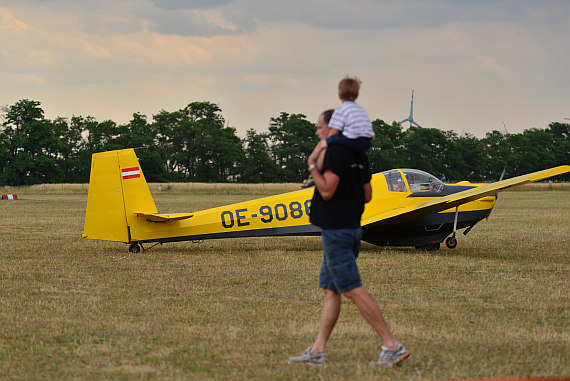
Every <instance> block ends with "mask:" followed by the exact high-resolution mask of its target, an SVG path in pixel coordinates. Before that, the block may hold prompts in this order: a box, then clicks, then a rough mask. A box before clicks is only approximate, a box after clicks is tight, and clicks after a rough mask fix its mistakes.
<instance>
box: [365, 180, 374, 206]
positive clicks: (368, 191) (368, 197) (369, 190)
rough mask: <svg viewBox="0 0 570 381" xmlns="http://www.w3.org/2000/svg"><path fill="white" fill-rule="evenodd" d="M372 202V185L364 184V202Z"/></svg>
mask: <svg viewBox="0 0 570 381" xmlns="http://www.w3.org/2000/svg"><path fill="white" fill-rule="evenodd" d="M370 200H372V185H370V183H366V184H364V202H365V203H367V202H370Z"/></svg>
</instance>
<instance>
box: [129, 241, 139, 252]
mask: <svg viewBox="0 0 570 381" xmlns="http://www.w3.org/2000/svg"><path fill="white" fill-rule="evenodd" d="M129 252H130V253H133V254H138V253H140V252H141V246H140V245H139V244H138V243H132V244H131V245H130V246H129Z"/></svg>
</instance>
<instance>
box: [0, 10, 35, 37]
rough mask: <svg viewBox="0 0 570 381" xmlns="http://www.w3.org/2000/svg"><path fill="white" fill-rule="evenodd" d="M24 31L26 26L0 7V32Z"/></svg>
mask: <svg viewBox="0 0 570 381" xmlns="http://www.w3.org/2000/svg"><path fill="white" fill-rule="evenodd" d="M2 29H4V30H16V31H21V30H26V29H28V24H26V23H25V22H22V21H20V20H18V19H17V18H16V16H15V15H14V14H13V13H12V12H11V11H10V10H9V9H8V8H5V7H0V30H2Z"/></svg>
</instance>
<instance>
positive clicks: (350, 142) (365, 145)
mask: <svg viewBox="0 0 570 381" xmlns="http://www.w3.org/2000/svg"><path fill="white" fill-rule="evenodd" d="M331 144H338V145H341V146H344V147H347V148H350V149H351V150H354V151H358V152H365V151H367V150H368V149H369V148H370V146H371V144H372V142H371V139H369V138H358V139H349V138H347V137H346V136H344V135H342V134H341V135H333V136H330V137H328V138H327V145H331Z"/></svg>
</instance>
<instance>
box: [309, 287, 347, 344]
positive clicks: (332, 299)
mask: <svg viewBox="0 0 570 381" xmlns="http://www.w3.org/2000/svg"><path fill="white" fill-rule="evenodd" d="M324 291H325V300H324V302H323V311H322V312H321V322H320V325H319V334H318V335H317V338H316V339H315V342H314V343H313V346H312V348H311V353H313V354H316V353H319V352H324V351H325V346H326V345H327V341H328V340H329V337H330V336H331V333H332V331H333V328H334V326H335V324H336V321H337V319H338V316H339V315H340V304H341V296H340V294H337V293H336V292H334V291H331V290H327V289H326V288H325V289H324Z"/></svg>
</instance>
